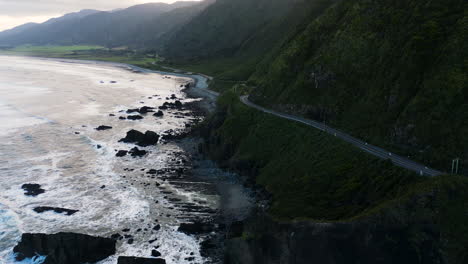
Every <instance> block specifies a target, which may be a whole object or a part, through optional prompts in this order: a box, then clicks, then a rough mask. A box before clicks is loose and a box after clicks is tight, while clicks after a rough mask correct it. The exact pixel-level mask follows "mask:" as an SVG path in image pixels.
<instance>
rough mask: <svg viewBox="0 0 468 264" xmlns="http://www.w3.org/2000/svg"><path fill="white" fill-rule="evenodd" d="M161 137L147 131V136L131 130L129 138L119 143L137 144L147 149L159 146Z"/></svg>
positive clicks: (128, 133)
mask: <svg viewBox="0 0 468 264" xmlns="http://www.w3.org/2000/svg"><path fill="white" fill-rule="evenodd" d="M158 141H159V135H158V134H157V133H155V132H153V131H146V132H145V134H143V133H141V132H140V131H137V130H133V129H132V130H130V131H128V132H127V136H126V137H125V138H122V139H121V140H120V141H119V142H124V143H135V144H136V145H138V146H140V147H147V146H151V145H156V144H158Z"/></svg>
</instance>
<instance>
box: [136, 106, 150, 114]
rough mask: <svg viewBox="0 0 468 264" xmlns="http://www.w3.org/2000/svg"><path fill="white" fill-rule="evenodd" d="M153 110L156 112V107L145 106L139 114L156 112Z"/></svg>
mask: <svg viewBox="0 0 468 264" xmlns="http://www.w3.org/2000/svg"><path fill="white" fill-rule="evenodd" d="M153 110H154V107H149V106H143V107H142V108H140V110H139V112H140V114H146V113H149V112H154V111H153Z"/></svg>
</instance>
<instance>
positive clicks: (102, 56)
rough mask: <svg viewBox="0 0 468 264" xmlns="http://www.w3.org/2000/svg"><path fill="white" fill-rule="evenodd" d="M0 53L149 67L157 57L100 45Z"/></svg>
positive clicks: (15, 48) (34, 47)
mask: <svg viewBox="0 0 468 264" xmlns="http://www.w3.org/2000/svg"><path fill="white" fill-rule="evenodd" d="M0 55H16V56H33V57H47V58H67V59H80V60H98V61H110V62H121V63H128V64H133V65H137V66H144V67H151V66H152V64H153V63H154V62H157V61H158V58H157V57H154V56H149V55H147V54H143V53H139V52H136V51H133V50H129V49H127V48H125V47H124V48H115V49H107V48H104V47H101V46H29V45H26V46H18V47H14V48H8V49H3V50H0Z"/></svg>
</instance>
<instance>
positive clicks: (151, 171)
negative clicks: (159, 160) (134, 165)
mask: <svg viewBox="0 0 468 264" xmlns="http://www.w3.org/2000/svg"><path fill="white" fill-rule="evenodd" d="M146 173H148V174H151V175H154V174H157V173H158V171H157V170H155V169H151V170H149V171H147V172H146Z"/></svg>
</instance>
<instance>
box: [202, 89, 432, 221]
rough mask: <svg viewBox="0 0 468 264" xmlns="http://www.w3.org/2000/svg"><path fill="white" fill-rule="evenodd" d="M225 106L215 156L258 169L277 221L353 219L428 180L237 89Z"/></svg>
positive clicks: (214, 139) (214, 137)
mask: <svg viewBox="0 0 468 264" xmlns="http://www.w3.org/2000/svg"><path fill="white" fill-rule="evenodd" d="M219 107H220V111H221V112H223V113H226V114H225V116H224V119H223V120H217V121H215V123H217V124H218V125H219V126H218V127H211V129H213V130H214V131H213V132H212V133H210V135H209V136H208V137H207V139H209V143H208V149H209V151H210V153H211V154H212V155H213V157H214V158H216V159H218V160H219V159H221V160H223V161H227V162H228V163H229V165H230V166H233V167H237V168H240V169H241V170H242V169H243V166H247V167H246V169H253V170H254V171H253V173H254V174H255V175H258V176H257V178H256V182H257V183H258V184H260V185H262V186H264V187H265V188H266V189H267V190H268V191H269V192H270V193H272V194H273V205H272V208H271V213H272V214H274V215H275V216H277V217H278V218H281V219H296V218H312V219H316V220H341V219H349V218H353V217H356V216H358V215H361V214H363V213H365V211H367V210H370V209H372V208H375V207H377V206H379V205H381V204H382V203H384V202H386V201H388V200H391V199H393V198H395V197H398V196H401V195H402V194H404V193H406V192H407V191H408V190H409V187H411V186H413V185H414V184H417V183H420V182H423V181H427V180H428V178H425V177H419V176H417V175H416V174H413V173H412V172H409V171H406V170H404V169H400V168H397V167H395V166H393V165H392V163H391V162H389V161H384V160H379V159H377V158H374V157H372V156H370V155H369V154H366V153H364V152H362V151H360V150H358V149H356V148H355V147H353V146H351V145H349V144H347V143H345V142H342V141H339V140H336V138H334V137H332V136H330V135H327V134H325V133H322V132H320V131H318V130H316V129H313V128H309V127H307V126H305V125H302V124H298V123H296V122H292V121H288V120H284V119H281V118H278V117H275V116H272V115H268V114H264V113H262V112H259V111H256V110H253V109H251V108H249V107H247V106H245V105H243V104H242V103H240V102H239V99H238V96H237V95H236V94H235V93H233V92H228V93H226V94H225V95H223V96H222V97H221V98H220V101H219ZM216 118H223V117H222V116H221V117H220V115H219V114H218V116H217V117H216Z"/></svg>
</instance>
